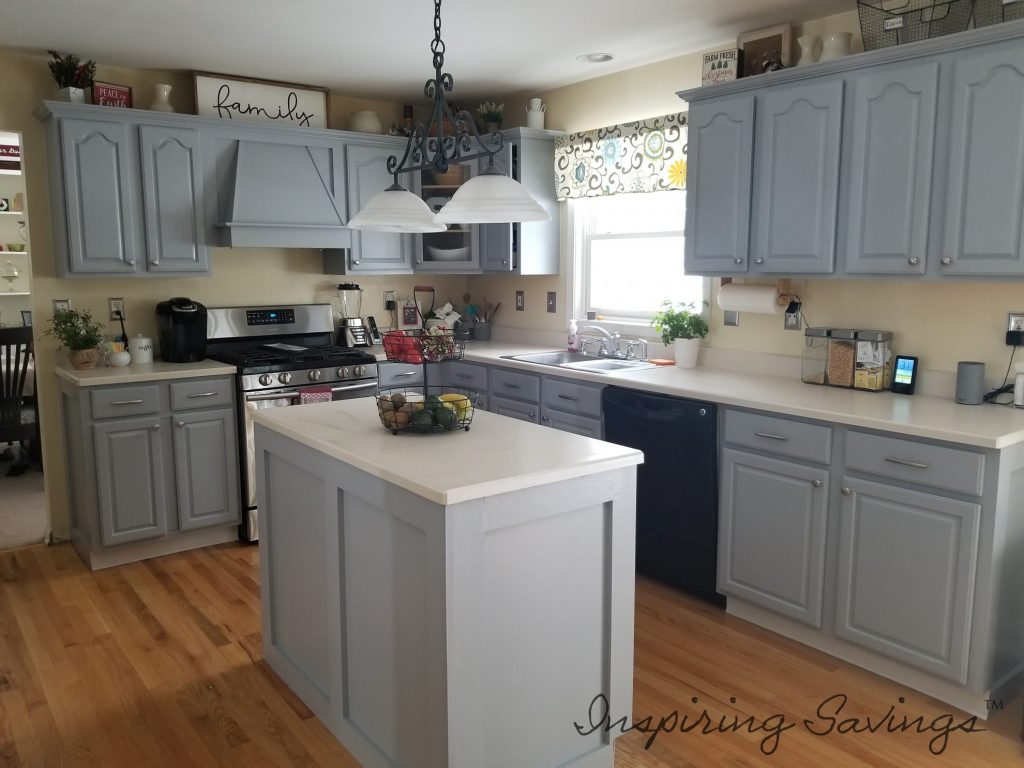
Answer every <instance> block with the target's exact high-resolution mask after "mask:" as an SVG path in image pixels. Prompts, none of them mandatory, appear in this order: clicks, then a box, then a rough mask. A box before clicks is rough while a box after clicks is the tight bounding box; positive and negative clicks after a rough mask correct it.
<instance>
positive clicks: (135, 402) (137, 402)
mask: <svg viewBox="0 0 1024 768" xmlns="http://www.w3.org/2000/svg"><path fill="white" fill-rule="evenodd" d="M142 402H144V401H142V400H114V401H113V402H112V403H111V405H140V404H141V403H142Z"/></svg>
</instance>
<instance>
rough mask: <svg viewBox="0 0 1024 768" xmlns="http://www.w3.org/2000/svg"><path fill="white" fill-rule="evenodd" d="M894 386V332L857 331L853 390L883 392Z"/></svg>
mask: <svg viewBox="0 0 1024 768" xmlns="http://www.w3.org/2000/svg"><path fill="white" fill-rule="evenodd" d="M890 384H892V332H891V331H857V361H856V363H855V364H854V369H853V388H854V389H866V390H868V391H869V392H881V391H882V390H886V389H889V385H890Z"/></svg>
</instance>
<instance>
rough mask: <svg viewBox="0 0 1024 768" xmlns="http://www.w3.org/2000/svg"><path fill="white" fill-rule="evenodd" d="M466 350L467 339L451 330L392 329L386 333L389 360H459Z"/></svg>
mask: <svg viewBox="0 0 1024 768" xmlns="http://www.w3.org/2000/svg"><path fill="white" fill-rule="evenodd" d="M465 350H466V340H465V339H459V338H456V336H455V333H454V332H453V331H449V330H438V329H436V328H435V329H432V330H431V331H391V332H390V333H386V334H384V354H385V355H387V358H388V360H392V361H397V362H401V363H415V364H419V363H424V362H426V363H435V362H438V361H440V360H459V359H461V358H462V356H463V354H464V353H465Z"/></svg>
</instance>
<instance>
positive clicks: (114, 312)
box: [107, 299, 128, 320]
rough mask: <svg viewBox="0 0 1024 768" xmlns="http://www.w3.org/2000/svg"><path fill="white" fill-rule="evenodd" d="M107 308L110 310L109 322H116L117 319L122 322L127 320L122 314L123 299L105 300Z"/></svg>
mask: <svg viewBox="0 0 1024 768" xmlns="http://www.w3.org/2000/svg"><path fill="white" fill-rule="evenodd" d="M107 306H108V307H109V309H110V319H111V320H117V319H118V318H119V317H120V318H121V319H122V320H127V319H128V318H127V316H126V315H125V313H124V299H107Z"/></svg>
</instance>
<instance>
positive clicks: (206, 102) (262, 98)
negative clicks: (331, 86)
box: [194, 72, 327, 128]
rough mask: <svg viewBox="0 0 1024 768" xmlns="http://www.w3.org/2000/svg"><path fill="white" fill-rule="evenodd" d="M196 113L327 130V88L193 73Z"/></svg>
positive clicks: (226, 118)
mask: <svg viewBox="0 0 1024 768" xmlns="http://www.w3.org/2000/svg"><path fill="white" fill-rule="evenodd" d="M194 81H195V92H196V114H198V115H206V116H208V117H219V118H221V119H222V120H253V121H257V122H271V123H278V124H281V125H301V126H305V127H307V128H326V127H327V89H326V88H317V87H314V86H309V85H293V84H292V83H278V82H274V81H272V80H254V79H251V78H243V77H229V76H227V75H216V74H213V73H210V72H195V73H194Z"/></svg>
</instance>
